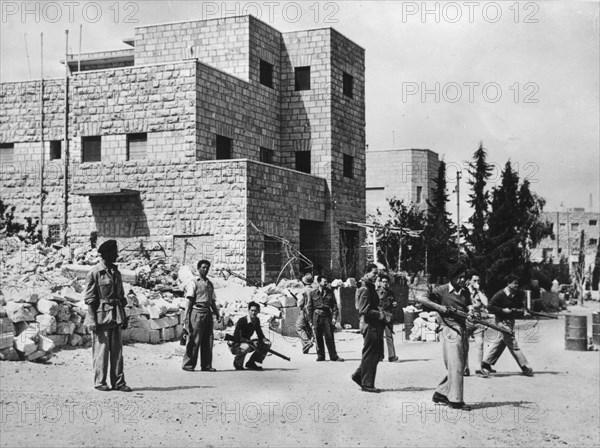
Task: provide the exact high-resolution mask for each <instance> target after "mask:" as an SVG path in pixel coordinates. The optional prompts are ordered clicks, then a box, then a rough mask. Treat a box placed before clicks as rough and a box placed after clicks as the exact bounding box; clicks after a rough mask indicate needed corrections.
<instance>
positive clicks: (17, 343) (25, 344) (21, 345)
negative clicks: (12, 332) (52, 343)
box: [13, 336, 37, 356]
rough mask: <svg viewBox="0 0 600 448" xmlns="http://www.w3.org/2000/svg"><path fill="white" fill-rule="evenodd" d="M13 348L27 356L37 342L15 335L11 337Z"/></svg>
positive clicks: (34, 348)
mask: <svg viewBox="0 0 600 448" xmlns="http://www.w3.org/2000/svg"><path fill="white" fill-rule="evenodd" d="M13 348H14V349H15V350H16V351H18V352H21V353H22V354H23V355H24V356H28V355H31V354H32V353H33V352H35V351H36V350H37V343H36V342H35V341H32V340H31V339H29V338H25V337H22V336H15V337H14V338H13Z"/></svg>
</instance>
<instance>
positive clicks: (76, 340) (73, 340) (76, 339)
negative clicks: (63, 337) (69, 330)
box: [69, 334, 83, 347]
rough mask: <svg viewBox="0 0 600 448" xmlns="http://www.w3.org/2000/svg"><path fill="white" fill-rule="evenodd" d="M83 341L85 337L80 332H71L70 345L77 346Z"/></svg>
mask: <svg viewBox="0 0 600 448" xmlns="http://www.w3.org/2000/svg"><path fill="white" fill-rule="evenodd" d="M82 343H83V339H82V338H81V336H79V335H78V334H70V335H69V345H71V346H73V347H76V346H78V345H81V344H82Z"/></svg>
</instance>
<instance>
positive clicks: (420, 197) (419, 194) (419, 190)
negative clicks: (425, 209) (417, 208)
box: [417, 187, 423, 204]
mask: <svg viewBox="0 0 600 448" xmlns="http://www.w3.org/2000/svg"><path fill="white" fill-rule="evenodd" d="M421 202H423V187H417V204H420V203H421Z"/></svg>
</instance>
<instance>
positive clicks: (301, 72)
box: [295, 67, 310, 90]
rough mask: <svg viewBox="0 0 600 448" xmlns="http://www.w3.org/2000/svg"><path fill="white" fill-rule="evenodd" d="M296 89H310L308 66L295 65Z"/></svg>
mask: <svg viewBox="0 0 600 448" xmlns="http://www.w3.org/2000/svg"><path fill="white" fill-rule="evenodd" d="M295 74H296V87H295V88H296V90H310V67H296V69H295Z"/></svg>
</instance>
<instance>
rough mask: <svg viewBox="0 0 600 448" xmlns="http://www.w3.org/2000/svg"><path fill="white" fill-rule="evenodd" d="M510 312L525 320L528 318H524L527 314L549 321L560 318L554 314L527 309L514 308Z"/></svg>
mask: <svg viewBox="0 0 600 448" xmlns="http://www.w3.org/2000/svg"><path fill="white" fill-rule="evenodd" d="M510 311H511V312H512V313H515V314H517V315H518V316H519V317H521V318H524V319H526V318H527V317H526V316H524V314H525V312H527V313H529V314H530V315H531V317H546V318H548V319H558V316H555V315H554V314H547V313H539V312H537V311H531V310H528V309H526V308H513V309H511V310H510Z"/></svg>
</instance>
